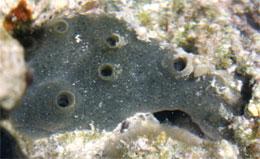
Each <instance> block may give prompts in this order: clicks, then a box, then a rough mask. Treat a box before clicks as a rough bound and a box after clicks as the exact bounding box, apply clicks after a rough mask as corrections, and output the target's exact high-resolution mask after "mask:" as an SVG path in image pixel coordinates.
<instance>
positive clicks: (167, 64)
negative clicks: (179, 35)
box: [162, 48, 193, 79]
mask: <svg viewBox="0 0 260 159" xmlns="http://www.w3.org/2000/svg"><path fill="white" fill-rule="evenodd" d="M162 67H164V68H166V69H167V70H168V71H169V73H170V74H171V75H172V76H173V77H174V78H176V79H181V78H188V77H189V76H190V75H191V74H192V73H193V60H192V55H191V54H188V53H186V52H185V51H184V50H183V49H181V48H179V49H177V50H176V53H175V54H174V53H172V54H169V55H168V56H166V57H165V59H163V60H162Z"/></svg>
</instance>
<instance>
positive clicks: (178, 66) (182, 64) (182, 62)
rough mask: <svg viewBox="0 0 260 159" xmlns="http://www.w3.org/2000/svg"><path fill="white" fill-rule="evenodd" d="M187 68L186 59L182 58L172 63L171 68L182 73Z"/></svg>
mask: <svg viewBox="0 0 260 159" xmlns="http://www.w3.org/2000/svg"><path fill="white" fill-rule="evenodd" d="M186 66H187V59H186V58H184V57H178V58H176V59H175V60H174V62H173V67H174V69H175V70H176V71H182V70H184V69H185V68H186Z"/></svg>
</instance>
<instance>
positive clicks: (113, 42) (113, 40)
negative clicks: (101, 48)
mask: <svg viewBox="0 0 260 159" xmlns="http://www.w3.org/2000/svg"><path fill="white" fill-rule="evenodd" d="M106 42H107V44H108V46H109V47H110V48H115V47H117V45H118V43H119V36H118V35H116V34H112V35H111V36H110V37H108V38H107V39H106Z"/></svg>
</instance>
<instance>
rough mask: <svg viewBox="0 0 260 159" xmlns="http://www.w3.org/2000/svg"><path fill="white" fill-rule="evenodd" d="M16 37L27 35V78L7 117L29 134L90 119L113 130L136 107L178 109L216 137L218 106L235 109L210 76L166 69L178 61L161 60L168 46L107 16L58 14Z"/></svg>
mask: <svg viewBox="0 0 260 159" xmlns="http://www.w3.org/2000/svg"><path fill="white" fill-rule="evenodd" d="M120 38H122V39H123V40H124V42H125V43H124V45H122V46H121V45H119V44H117V43H118V42H119V41H120ZM21 39H22V40H21V42H22V43H23V42H24V43H25V44H26V43H27V42H28V40H30V41H31V42H32V44H31V45H28V47H27V48H26V50H27V62H28V65H29V67H30V68H31V69H32V74H33V83H32V85H31V86H30V87H29V89H28V90H27V93H26V95H25V97H24V99H23V101H22V102H21V103H22V104H21V106H20V107H19V108H18V109H16V110H15V111H14V112H13V113H12V114H11V119H12V121H13V122H14V124H15V126H16V127H18V128H19V129H20V130H21V131H22V132H24V133H27V134H30V135H32V136H41V135H48V134H51V133H54V132H58V131H65V130H66V131H67V130H74V129H83V128H88V127H89V124H90V123H91V122H94V125H95V126H96V127H97V128H99V129H106V130H111V129H113V128H114V127H115V126H116V125H117V124H118V123H119V122H121V121H122V120H124V119H125V118H127V117H129V116H131V115H133V114H135V113H136V112H157V111H162V110H181V111H183V112H186V113H187V114H189V115H190V116H191V118H192V120H193V121H194V122H195V123H197V124H198V125H199V127H200V128H201V130H202V131H203V132H207V133H206V134H209V136H210V137H213V138H214V137H216V138H218V137H219V136H223V137H224V136H225V134H223V133H222V132H219V130H218V128H219V127H221V126H225V125H226V124H227V121H225V119H224V118H223V117H222V116H221V115H220V113H219V108H220V106H221V105H223V106H224V107H226V108H227V109H228V110H229V111H232V112H233V113H234V114H237V113H238V112H239V109H240V108H235V107H234V106H231V105H228V104H226V103H225V101H224V100H222V99H221V98H220V97H219V96H217V95H216V93H215V91H214V89H213V88H212V87H211V86H210V83H211V80H212V78H213V77H206V78H200V79H196V78H193V77H192V74H191V75H190V76H188V77H183V78H175V77H174V73H172V69H179V68H174V64H171V63H169V62H166V64H167V66H166V67H165V66H163V65H162V63H164V61H165V59H166V61H169V60H171V58H169V57H171V56H172V55H174V51H171V50H163V49H161V48H160V47H159V45H158V44H156V42H149V43H148V42H143V41H140V40H138V39H137V38H136V35H135V33H134V32H133V31H129V30H128V29H127V27H126V24H125V23H124V22H122V21H119V20H117V19H116V18H114V17H112V16H107V15H99V16H95V15H89V16H82V15H80V16H76V17H74V18H71V19H56V20H54V21H53V22H52V23H49V24H48V25H44V26H42V27H41V28H39V29H38V30H37V31H35V33H32V34H30V35H26V36H24V37H22V38H21ZM122 39H121V40H122ZM119 46H120V47H119ZM186 65H187V64H185V65H184V67H185V66H186ZM171 67H173V68H171ZM169 68H170V69H169ZM181 69H183V68H181ZM177 71H178V70H177Z"/></svg>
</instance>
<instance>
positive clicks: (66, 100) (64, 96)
mask: <svg viewBox="0 0 260 159" xmlns="http://www.w3.org/2000/svg"><path fill="white" fill-rule="evenodd" d="M56 100H57V101H56V103H57V105H58V106H59V107H61V108H67V107H71V106H73V105H74V103H75V96H74V95H73V94H72V93H71V92H68V91H63V92H60V93H59V94H58V96H57V97H56Z"/></svg>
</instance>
